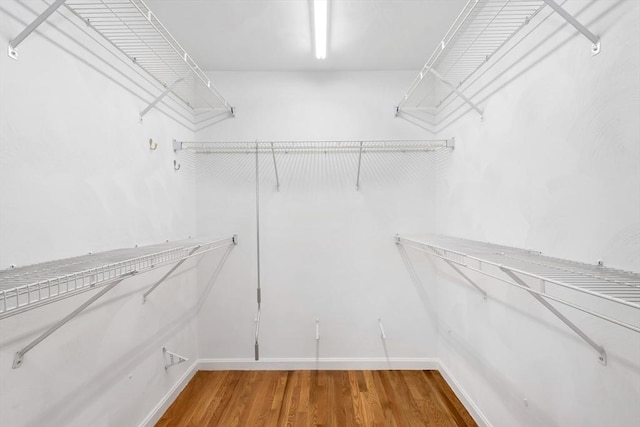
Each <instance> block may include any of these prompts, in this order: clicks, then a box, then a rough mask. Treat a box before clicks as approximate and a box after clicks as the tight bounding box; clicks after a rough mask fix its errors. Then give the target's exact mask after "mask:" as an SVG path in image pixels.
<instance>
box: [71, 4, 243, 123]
mask: <svg viewBox="0 0 640 427" xmlns="http://www.w3.org/2000/svg"><path fill="white" fill-rule="evenodd" d="M65 5H66V6H67V8H68V9H70V10H71V11H72V12H73V13H74V14H75V15H77V16H78V17H80V18H81V19H82V20H83V21H85V22H86V23H87V25H89V26H91V27H92V28H93V29H95V30H96V31H97V32H98V33H100V34H101V35H102V36H103V37H104V38H105V39H106V40H107V41H108V42H109V43H111V44H112V45H113V46H115V47H116V48H117V49H118V50H120V51H121V52H122V53H124V54H125V55H126V56H127V57H128V58H129V59H130V60H131V61H133V62H134V63H135V64H137V65H139V66H140V68H142V69H143V70H145V71H146V72H147V73H148V74H150V75H151V76H152V77H153V78H155V79H156V80H157V81H158V82H159V83H160V84H161V85H162V86H164V87H165V88H169V87H171V86H172V85H174V83H175V82H178V83H177V84H175V86H174V87H173V88H172V92H173V93H174V94H175V95H176V96H177V97H178V98H180V99H181V100H182V101H183V102H184V103H186V104H187V105H188V106H190V107H191V108H194V109H196V108H206V109H224V110H228V111H232V107H231V105H229V103H228V101H227V100H226V99H225V98H224V96H222V94H221V93H220V91H219V90H218V89H217V88H216V87H215V86H214V85H213V83H212V82H211V80H209V78H208V77H207V75H206V74H205V73H204V72H203V71H202V70H201V69H200V67H199V66H198V65H197V64H196V63H195V62H194V61H193V59H192V58H191V57H190V56H189V54H188V53H187V52H186V51H185V50H184V49H183V48H182V46H181V45H180V44H179V43H178V42H177V41H176V40H175V39H174V38H173V36H172V35H171V34H170V33H169V31H168V30H167V29H166V28H165V27H164V25H162V23H161V22H160V21H159V20H158V19H157V17H156V16H155V15H154V14H153V12H152V11H151V10H150V9H149V8H148V7H147V5H146V4H145V3H144V2H143V1H142V0H67V2H66V3H65ZM180 79H182V80H180Z"/></svg>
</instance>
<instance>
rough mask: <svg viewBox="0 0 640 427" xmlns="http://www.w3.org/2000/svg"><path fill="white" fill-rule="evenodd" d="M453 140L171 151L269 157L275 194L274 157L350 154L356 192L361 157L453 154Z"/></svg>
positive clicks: (227, 145)
mask: <svg viewBox="0 0 640 427" xmlns="http://www.w3.org/2000/svg"><path fill="white" fill-rule="evenodd" d="M454 148H455V139H454V138H451V139H441V140H360V141H245V142H240V141H236V142H224V141H218V142H188V141H176V140H174V141H173V149H174V151H179V150H188V151H192V152H195V153H200V154H255V155H256V162H257V155H258V154H270V155H271V157H272V159H273V168H274V172H275V178H276V190H277V191H280V176H279V174H278V160H277V159H278V157H280V156H276V154H279V155H281V154H289V153H292V154H295V153H311V155H315V154H328V153H347V154H349V153H352V154H353V155H354V156H356V157H357V170H356V171H355V178H356V186H355V187H356V190H359V189H360V172H361V169H362V159H363V156H362V155H363V154H367V153H371V154H376V153H383V154H384V153H431V152H437V151H440V150H453V149H454Z"/></svg>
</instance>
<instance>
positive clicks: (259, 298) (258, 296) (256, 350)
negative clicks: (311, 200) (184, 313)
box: [254, 141, 262, 360]
mask: <svg viewBox="0 0 640 427" xmlns="http://www.w3.org/2000/svg"><path fill="white" fill-rule="evenodd" d="M259 161H260V159H259V157H258V141H256V273H257V279H258V280H257V282H258V283H257V288H256V300H257V302H258V314H257V315H256V335H255V345H254V357H255V360H260V345H259V343H258V339H259V337H260V314H261V310H262V309H261V306H262V287H261V285H260V162H259Z"/></svg>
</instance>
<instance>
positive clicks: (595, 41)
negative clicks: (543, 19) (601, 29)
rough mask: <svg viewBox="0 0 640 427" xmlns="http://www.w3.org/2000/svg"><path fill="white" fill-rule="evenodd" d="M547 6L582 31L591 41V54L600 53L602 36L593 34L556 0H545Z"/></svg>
mask: <svg viewBox="0 0 640 427" xmlns="http://www.w3.org/2000/svg"><path fill="white" fill-rule="evenodd" d="M543 1H544V2H545V3H546V4H547V6H549V7H550V8H551V9H553V10H554V11H555V12H556V13H557V14H558V15H560V16H562V17H563V18H564V19H565V21H567V22H568V23H569V24H571V25H572V26H573V27H574V28H575V29H576V30H578V31H579V32H580V33H582V35H583V36H585V37H586V38H588V39H589V40H590V41H591V56H595V55H597V54H599V53H600V37H598V36H596V35H595V34H593V33H592V32H591V31H589V29H588V28H587V27H585V26H584V25H582V24H581V23H580V21H578V20H577V19H576V18H574V17H573V15H571V14H570V13H569V12H567V11H566V10H564V8H563V7H562V6H560V5H559V4H558V3H556V2H555V1H554V0H543Z"/></svg>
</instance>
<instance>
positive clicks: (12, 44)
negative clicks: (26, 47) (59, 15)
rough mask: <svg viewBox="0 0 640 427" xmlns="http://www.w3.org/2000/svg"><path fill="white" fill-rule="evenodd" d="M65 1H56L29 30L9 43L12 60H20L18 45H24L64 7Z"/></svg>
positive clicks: (8, 49) (35, 20)
mask: <svg viewBox="0 0 640 427" xmlns="http://www.w3.org/2000/svg"><path fill="white" fill-rule="evenodd" d="M65 1H66V0H56V1H55V2H53V3H51V5H50V6H49V7H48V8H47V10H45V11H44V12H42V14H40V16H38V17H37V18H36V19H34V20H33V22H32V23H31V24H29V25H27V28H25V29H24V30H22V32H21V33H20V34H18V35H17V36H15V37H14V38H13V39H12V40H11V41H10V42H9V46H8V48H7V52H8V54H9V57H10V58H13V59H18V52H16V49H17V47H18V45H19V44H20V43H22V42H23V41H24V39H26V38H27V37H28V36H29V34H31V33H32V32H33V31H34V30H35V29H36V28H38V27H39V26H40V24H42V23H43V22H44V21H46V19H47V18H48V17H49V16H51V14H53V12H55V11H56V10H58V8H59V7H60V6H62V4H63V3H64V2H65Z"/></svg>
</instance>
